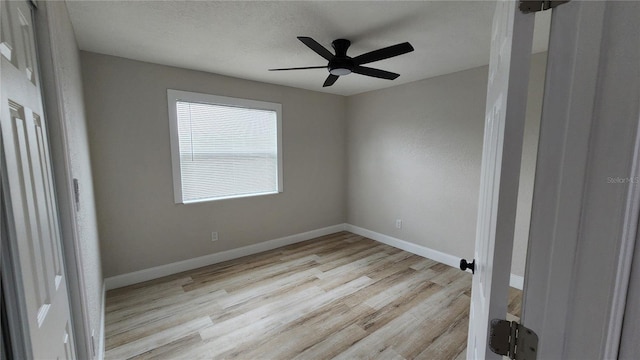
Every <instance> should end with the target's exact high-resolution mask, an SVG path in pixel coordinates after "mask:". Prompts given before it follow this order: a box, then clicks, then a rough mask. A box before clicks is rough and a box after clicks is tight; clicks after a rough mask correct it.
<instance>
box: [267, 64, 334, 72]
mask: <svg viewBox="0 0 640 360" xmlns="http://www.w3.org/2000/svg"><path fill="white" fill-rule="evenodd" d="M326 68H327V66H326V65H325V66H306V67H293V68H282V69H269V71H283V70H307V69H326Z"/></svg>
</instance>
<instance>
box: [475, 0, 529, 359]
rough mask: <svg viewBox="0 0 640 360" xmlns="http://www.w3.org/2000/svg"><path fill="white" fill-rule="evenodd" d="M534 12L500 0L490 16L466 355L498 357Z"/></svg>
mask: <svg viewBox="0 0 640 360" xmlns="http://www.w3.org/2000/svg"><path fill="white" fill-rule="evenodd" d="M534 16H535V14H533V13H530V14H523V13H522V12H521V11H520V10H519V9H518V2H517V1H514V0H501V1H498V2H497V5H496V10H495V13H494V18H493V27H492V38H491V59H490V62H489V81H488V84H487V106H486V115H485V128H484V143H483V149H482V168H481V173H480V199H479V204H478V205H479V206H478V221H477V227H476V247H475V255H474V256H475V259H474V260H475V274H474V276H473V284H472V292H471V310H470V313H469V337H468V343H467V359H500V358H501V357H500V356H499V355H497V354H494V353H493V352H491V350H490V349H489V347H488V337H489V324H490V323H491V320H492V319H504V318H505V316H506V313H507V292H508V287H509V274H510V272H511V271H510V270H511V252H512V249H513V236H514V229H515V219H516V205H517V201H518V182H519V178H520V160H521V154H522V141H523V131H524V122H525V112H526V105H527V91H528V90H527V89H528V84H529V68H530V62H531V59H530V58H531V46H532V41H533V26H534Z"/></svg>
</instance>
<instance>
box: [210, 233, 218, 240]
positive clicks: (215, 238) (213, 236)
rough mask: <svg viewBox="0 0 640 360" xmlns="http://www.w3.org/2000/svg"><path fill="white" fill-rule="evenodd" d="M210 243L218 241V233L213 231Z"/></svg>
mask: <svg viewBox="0 0 640 360" xmlns="http://www.w3.org/2000/svg"><path fill="white" fill-rule="evenodd" d="M211 241H218V232H217V231H213V232H212V233H211Z"/></svg>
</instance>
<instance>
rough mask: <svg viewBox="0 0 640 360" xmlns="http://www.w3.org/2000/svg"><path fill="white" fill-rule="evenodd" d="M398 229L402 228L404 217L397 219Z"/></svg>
mask: <svg viewBox="0 0 640 360" xmlns="http://www.w3.org/2000/svg"><path fill="white" fill-rule="evenodd" d="M396 229H402V219H396Z"/></svg>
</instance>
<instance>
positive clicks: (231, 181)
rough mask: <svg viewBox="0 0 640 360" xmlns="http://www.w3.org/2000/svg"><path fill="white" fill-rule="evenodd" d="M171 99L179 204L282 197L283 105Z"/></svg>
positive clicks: (191, 96) (182, 95)
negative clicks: (279, 194)
mask: <svg viewBox="0 0 640 360" xmlns="http://www.w3.org/2000/svg"><path fill="white" fill-rule="evenodd" d="M167 95H168V99H169V120H170V129H171V160H172V164H173V187H174V195H175V202H176V203H184V204H186V203H193V202H201V201H210V200H220V199H229V198H237V197H246V196H257V195H267V194H275V193H278V192H282V151H281V148H282V145H281V144H282V140H281V138H282V137H281V133H282V131H281V129H282V126H281V109H282V106H281V105H280V104H275V103H268V102H262V101H253V100H245V99H236V98H229V97H222V96H214V95H207V94H198V93H192V92H186V91H177V90H168V91H167Z"/></svg>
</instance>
